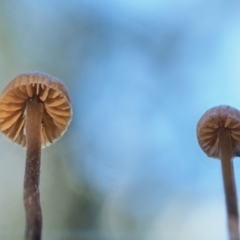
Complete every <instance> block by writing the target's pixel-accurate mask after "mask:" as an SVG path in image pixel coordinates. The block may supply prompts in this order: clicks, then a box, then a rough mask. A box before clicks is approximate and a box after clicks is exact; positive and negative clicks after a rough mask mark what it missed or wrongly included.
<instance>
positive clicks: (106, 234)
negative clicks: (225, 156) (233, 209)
mask: <svg viewBox="0 0 240 240" xmlns="http://www.w3.org/2000/svg"><path fill="white" fill-rule="evenodd" d="M239 13H240V2H239V1H234V0H233V1H230V2H229V1H215V0H210V1H209V0H208V1H206V0H201V1H200V0H193V1H189V0H184V1H180V2H177V1H171V0H138V1H137V0H129V1H127V0H111V1H110V0H102V1H96V0H80V1H77V0H76V1H71V0H70V1H57V0H52V1H47V0H43V1H39V2H37V1H30V0H22V1H6V0H4V1H1V3H0V53H1V55H0V79H1V80H0V88H1V89H3V88H4V86H5V85H6V84H7V83H8V82H9V81H10V80H11V79H13V78H14V77H15V76H16V75H18V74H19V73H23V72H28V71H33V70H38V71H44V72H47V73H48V74H51V75H54V76H56V77H57V78H59V79H60V80H61V81H62V82H63V83H64V84H65V85H66V87H67V88H68V90H69V93H70V96H71V99H72V104H73V112H74V115H73V119H72V122H71V125H70V127H69V129H68V131H67V132H66V133H65V135H64V136H63V137H62V138H61V139H60V140H59V141H57V142H56V143H55V144H54V145H52V146H50V147H48V148H45V149H44V150H43V153H42V166H41V202H42V209H43V221H44V222H43V239H52V240H54V239H58V240H63V239H86V240H88V239H89V240H95V239H97V240H101V239H104V240H108V239H109V240H110V239H111V240H128V239H139V240H148V239H151V240H173V239H184V240H192V239H195V240H200V239H201V240H208V239H209V240H212V239H218V240H224V239H227V231H226V213H225V202H224V195H223V186H222V185H223V184H222V178H221V169H220V162H219V161H217V160H212V159H209V158H207V156H206V155H205V154H204V153H203V152H202V151H201V149H200V147H199V146H198V143H197V140H196V123H197V121H198V120H199V118H200V117H201V115H202V114H203V113H204V112H205V111H206V110H207V109H209V108H210V107H213V106H217V105H220V104H227V105H231V106H233V107H235V108H240V96H239V87H240V67H239V64H240V25H239V22H240V14H239ZM0 144H1V148H0V149H1V168H0V216H1V218H0V229H1V231H0V236H1V238H2V239H19V236H23V233H24V225H25V216H24V210H23V201H22V195H23V175H24V165H25V150H24V149H22V148H21V147H20V146H18V145H16V144H13V143H11V142H10V141H9V140H8V139H6V138H5V137H4V136H3V135H1V136H0ZM234 163H235V172H236V180H237V186H238V192H239V193H240V163H239V161H238V159H236V160H235V161H234Z"/></svg>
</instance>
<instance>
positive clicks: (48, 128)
mask: <svg viewBox="0 0 240 240" xmlns="http://www.w3.org/2000/svg"><path fill="white" fill-rule="evenodd" d="M34 96H38V98H39V101H40V102H42V103H43V115H42V129H41V141H42V147H45V146H48V145H50V144H51V143H53V142H54V141H55V140H57V139H58V138H60V137H61V136H62V135H63V133H64V132H65V131H66V130H67V127H68V125H69V123H70V121H71V117H72V109H71V101H70V98H69V94H68V92H67V90H66V88H65V87H64V85H63V84H62V83H61V82H60V81H59V80H58V79H57V78H55V77H53V76H50V75H48V74H46V73H42V72H30V73H24V74H20V75H18V76H17V77H15V78H14V79H13V80H12V81H11V82H9V84H8V85H7V86H6V87H5V88H4V90H3V91H2V93H1V95H0V131H2V132H3V133H4V134H5V135H6V136H7V137H8V138H10V139H11V140H12V141H13V142H17V143H18V144H20V145H22V146H23V147H25V146H26V135H25V134H26V133H25V123H26V111H25V109H26V101H27V99H29V98H32V97H34Z"/></svg>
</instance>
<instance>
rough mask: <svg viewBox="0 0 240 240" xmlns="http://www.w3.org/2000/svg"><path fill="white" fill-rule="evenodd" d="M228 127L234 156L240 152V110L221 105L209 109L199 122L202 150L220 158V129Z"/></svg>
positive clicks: (199, 138)
mask: <svg viewBox="0 0 240 240" xmlns="http://www.w3.org/2000/svg"><path fill="white" fill-rule="evenodd" d="M221 128H225V129H228V130H229V131H230V134H231V137H232V139H231V143H232V147H233V152H234V156H239V154H240V111H239V110H237V109H236V108H233V107H230V106H225V105H221V106H218V107H213V108H211V109H209V110H207V111H206V112H205V113H204V114H203V116H202V117H201V118H200V120H199V121H198V124H197V139H198V143H199V145H200V147H201V148H202V150H203V151H204V152H205V153H206V154H207V155H208V156H209V157H212V158H218V159H219V158H220V151H219V146H218V145H219V138H218V131H219V129H221Z"/></svg>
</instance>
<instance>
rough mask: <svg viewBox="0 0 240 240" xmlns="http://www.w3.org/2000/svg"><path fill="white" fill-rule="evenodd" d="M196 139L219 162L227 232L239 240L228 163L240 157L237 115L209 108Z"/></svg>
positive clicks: (227, 109) (229, 109)
mask: <svg viewBox="0 0 240 240" xmlns="http://www.w3.org/2000/svg"><path fill="white" fill-rule="evenodd" d="M197 139H198V143H199V145H200V147H201V148H202V150H203V151H204V152H205V153H206V154H207V156H209V157H212V158H217V159H220V160H221V166H222V176H223V183H224V191H225V201H226V207H227V215H228V230H229V235H230V239H231V240H239V239H240V237H239V226H238V224H239V216H238V203H237V193H236V187H235V178H234V169H233V163H232V159H233V158H234V157H236V156H240V155H239V154H240V111H239V110H237V109H235V108H233V107H230V106H225V105H223V106H218V107H213V108H211V109H209V110H208V111H206V112H205V113H204V114H203V116H202V117H201V118H200V120H199V122H198V124H197Z"/></svg>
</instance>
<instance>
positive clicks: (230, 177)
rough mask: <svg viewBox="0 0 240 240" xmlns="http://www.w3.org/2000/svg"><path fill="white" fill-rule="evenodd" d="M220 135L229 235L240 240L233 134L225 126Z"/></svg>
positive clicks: (233, 239)
mask: <svg viewBox="0 0 240 240" xmlns="http://www.w3.org/2000/svg"><path fill="white" fill-rule="evenodd" d="M218 136H219V148H220V156H221V163H222V164H221V165H222V176H223V183H224V191H225V199H226V205H227V215H228V230H229V236H230V240H240V237H239V226H238V224H239V216H238V203H237V193H236V187H235V178H234V169H233V163H232V158H233V156H234V153H233V147H232V143H231V135H230V132H229V131H228V130H227V129H224V128H223V129H220V130H219V133H218Z"/></svg>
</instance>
